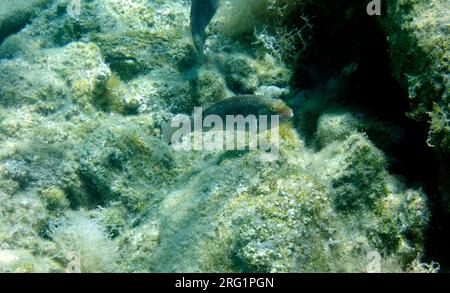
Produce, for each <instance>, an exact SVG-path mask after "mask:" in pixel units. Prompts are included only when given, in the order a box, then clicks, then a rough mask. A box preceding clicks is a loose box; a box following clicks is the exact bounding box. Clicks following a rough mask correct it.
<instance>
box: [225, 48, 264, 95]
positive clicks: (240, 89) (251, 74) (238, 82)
mask: <svg viewBox="0 0 450 293" xmlns="http://www.w3.org/2000/svg"><path fill="white" fill-rule="evenodd" d="M219 62H220V65H219V66H220V68H221V70H222V71H223V73H224V75H225V81H226V82H227V86H228V88H229V89H230V90H232V91H233V92H234V93H235V94H253V93H254V92H255V90H256V88H257V87H258V78H257V76H256V68H255V62H254V61H253V60H251V59H250V58H248V57H246V56H243V55H225V56H221V60H220V61H219Z"/></svg>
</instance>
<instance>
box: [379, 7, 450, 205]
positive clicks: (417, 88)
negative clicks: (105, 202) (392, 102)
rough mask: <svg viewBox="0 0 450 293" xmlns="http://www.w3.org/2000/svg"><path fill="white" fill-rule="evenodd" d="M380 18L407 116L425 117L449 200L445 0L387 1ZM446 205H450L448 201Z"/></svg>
mask: <svg viewBox="0 0 450 293" xmlns="http://www.w3.org/2000/svg"><path fill="white" fill-rule="evenodd" d="M386 5H387V18H386V19H383V21H382V24H383V26H384V28H385V30H386V33H387V35H388V41H389V46H390V52H391V56H392V67H393V75H394V77H395V78H396V79H397V80H398V81H399V82H400V83H401V84H402V85H403V87H404V89H405V90H406V91H407V92H408V96H409V99H410V100H409V101H410V104H411V109H410V112H409V113H408V114H409V116H410V117H412V118H414V119H417V120H420V121H427V122H429V125H430V126H429V133H428V140H427V143H428V145H429V146H430V147H433V148H434V149H435V150H436V151H437V152H438V154H439V156H440V157H441V158H440V159H441V161H442V162H443V163H442V166H441V175H440V177H441V178H440V181H441V193H442V194H443V196H444V201H445V202H447V203H448V202H449V200H448V199H449V198H450V195H449V194H450V189H449V188H448V186H447V185H448V184H447V183H446V182H448V181H449V175H448V174H449V171H448V167H447V165H448V164H447V163H446V162H448V157H449V153H450V143H449V137H450V124H449V121H450V120H449V117H448V116H449V112H450V106H449V105H450V104H449V96H450V73H449V72H450V62H449V60H450V45H449V40H448V35H449V33H450V30H449V25H448V24H449V21H450V16H449V13H448V2H447V1H445V0H433V1H420V0H403V1H390V2H388V3H387V4H386ZM446 205H447V209H448V210H450V206H449V205H448V204H446Z"/></svg>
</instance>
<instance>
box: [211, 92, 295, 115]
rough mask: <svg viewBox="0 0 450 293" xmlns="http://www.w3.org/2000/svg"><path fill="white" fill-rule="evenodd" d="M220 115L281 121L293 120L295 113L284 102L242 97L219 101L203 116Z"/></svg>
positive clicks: (249, 96)
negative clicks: (264, 116) (265, 116)
mask: <svg viewBox="0 0 450 293" xmlns="http://www.w3.org/2000/svg"><path fill="white" fill-rule="evenodd" d="M208 115H218V116H219V117H221V118H222V119H225V118H226V116H227V115H243V116H244V117H245V116H248V115H255V116H259V115H279V116H280V120H281V121H286V120H289V119H291V118H292V116H293V115H294V114H293V111H292V109H291V108H289V107H288V106H287V105H286V104H285V103H284V102H283V101H282V100H278V99H271V98H267V97H264V96H258V95H241V96H235V97H231V98H227V99H224V100H222V101H219V102H217V103H215V104H213V105H211V106H210V107H208V108H207V109H205V110H204V111H203V116H204V117H206V116H208Z"/></svg>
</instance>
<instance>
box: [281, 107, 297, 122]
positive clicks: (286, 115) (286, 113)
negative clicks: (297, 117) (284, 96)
mask: <svg viewBox="0 0 450 293" xmlns="http://www.w3.org/2000/svg"><path fill="white" fill-rule="evenodd" d="M292 117H294V111H292V109H287V110H283V111H281V112H280V118H281V121H289V120H291V119H292Z"/></svg>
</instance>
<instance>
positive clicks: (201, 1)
mask: <svg viewBox="0 0 450 293" xmlns="http://www.w3.org/2000/svg"><path fill="white" fill-rule="evenodd" d="M218 7H219V0H192V5H191V32H192V40H193V41H194V46H195V49H196V50H197V52H198V54H199V55H203V46H204V45H205V29H206V27H207V26H208V24H209V23H210V22H211V19H212V18H213V17H214V15H215V14H216V11H217V8H218Z"/></svg>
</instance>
